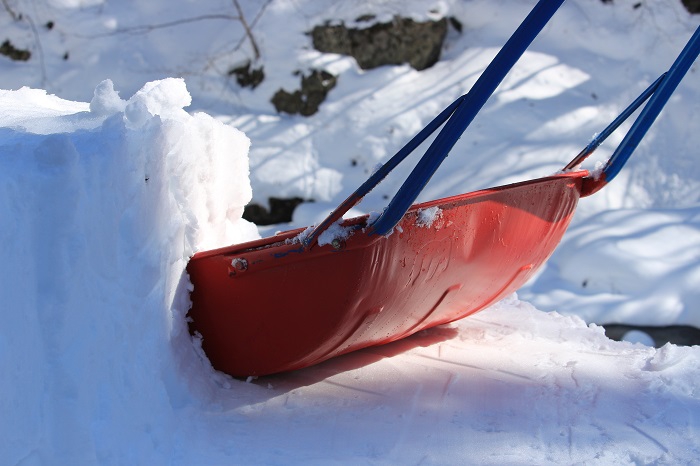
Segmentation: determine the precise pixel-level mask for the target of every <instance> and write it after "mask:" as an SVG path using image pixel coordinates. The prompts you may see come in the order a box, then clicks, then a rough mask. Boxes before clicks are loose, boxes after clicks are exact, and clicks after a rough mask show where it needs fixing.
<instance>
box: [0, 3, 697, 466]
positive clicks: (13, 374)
mask: <svg viewBox="0 0 700 466" xmlns="http://www.w3.org/2000/svg"><path fill="white" fill-rule="evenodd" d="M241 4H242V6H243V8H244V12H245V15H246V17H247V18H248V19H249V21H251V22H252V21H253V20H254V19H255V18H256V15H257V14H258V13H260V16H259V17H257V19H255V23H254V27H253V32H254V34H255V38H256V41H257V44H258V46H259V47H260V51H261V56H262V57H261V62H262V63H264V65H265V70H266V73H267V76H268V77H267V78H266V80H265V81H264V82H263V84H261V85H260V86H259V87H258V88H256V89H255V90H254V91H251V90H249V89H240V88H238V87H237V85H236V83H235V81H233V79H232V78H230V77H225V76H222V75H225V72H226V71H227V70H228V69H229V68H230V67H232V66H234V65H237V64H240V63H241V62H242V61H243V60H244V59H246V58H250V57H252V55H253V52H252V49H251V47H250V42H249V41H245V40H244V41H243V43H242V45H241V47H239V48H237V47H236V43H237V42H238V41H239V40H240V39H242V38H244V31H243V29H242V27H241V24H240V21H238V20H236V19H235V18H233V16H235V15H236V14H237V13H236V10H235V8H234V7H233V3H232V2H229V1H224V0H221V1H219V2H207V5H206V6H205V7H203V6H202V5H201V4H198V3H197V2H181V3H179V4H178V8H172V2H160V1H152V2H133V3H132V2H112V3H107V2H102V1H100V0H95V1H82V0H45V1H37V2H31V3H30V2H21V1H11V0H8V1H7V2H3V6H2V7H1V8H0V24H1V25H2V28H3V29H2V30H3V31H5V33H6V35H7V39H8V40H11V42H12V44H13V45H14V46H15V47H18V48H22V49H27V50H30V51H31V52H32V57H33V58H32V59H30V60H28V61H26V62H16V61H10V60H9V59H7V58H6V57H1V56H0V89H7V90H5V91H0V109H2V110H1V111H0V165H1V167H2V169H1V170H0V219H1V220H0V238H1V239H2V241H0V250H1V251H2V256H3V263H2V266H0V282H1V283H3V286H2V287H0V302H2V303H3V304H2V308H1V312H2V316H3V318H4V325H3V326H2V327H0V372H1V373H2V374H3V378H2V379H0V394H2V396H1V397H0V419H2V422H0V439H2V440H0V464H2V465H4V464H8V465H15V464H23V465H34V464H183V465H186V464H187V465H188V464H211V465H217V464H297V463H298V464H302V463H303V464H562V463H564V464H567V463H591V464H649V463H657V464H693V463H695V462H697V461H698V458H700V441H698V435H697V432H698V430H699V429H700V396H699V393H700V387H699V386H698V385H699V384H700V382H698V381H699V380H700V377H698V375H700V350H699V349H698V348H699V347H697V346H696V347H677V346H674V345H666V346H664V347H663V348H660V349H654V348H651V347H649V346H644V345H642V344H633V343H628V342H614V341H611V340H609V339H607V338H606V337H605V335H604V333H603V331H602V328H601V327H598V326H595V325H593V324H590V325H589V324H587V323H586V322H588V323H591V322H597V323H607V322H623V323H638V324H653V325H667V324H672V323H680V324H693V325H696V326H700V308H698V302H700V299H699V298H700V296H699V295H698V290H699V289H700V220H699V219H700V204H699V202H700V195H699V194H698V193H700V190H698V185H699V184H700V168H698V165H697V164H696V163H695V162H696V161H697V151H698V150H697V148H698V147H700V132H698V131H695V130H694V128H696V127H698V125H700V80H698V79H697V73H698V71H697V70H698V66H700V65H699V64H695V65H694V67H693V69H691V71H690V73H689V75H688V76H687V77H686V79H685V80H684V82H683V83H682V84H681V86H680V87H679V89H678V91H677V93H676V95H675V96H674V98H673V99H672V100H671V102H670V103H669V105H668V106H667V109H666V110H665V111H664V113H663V114H662V115H661V117H660V119H659V121H658V122H657V123H656V124H655V126H654V127H653V128H652V131H651V132H650V133H649V134H648V136H647V138H646V139H645V141H644V143H643V144H642V145H641V146H640V148H639V149H638V151H637V153H636V154H635V155H634V156H633V159H632V160H631V161H630V163H629V164H628V166H627V167H626V168H625V171H624V172H623V173H622V174H621V175H620V176H619V177H618V178H617V179H616V180H615V181H614V182H613V183H612V184H611V185H610V186H608V187H606V188H605V190H604V191H602V192H600V193H597V194H595V195H594V196H592V197H590V198H587V199H583V200H582V201H581V203H580V206H579V209H578V213H577V216H576V218H575V220H574V222H573V224H572V226H571V228H570V231H569V233H567V235H566V236H565V238H564V240H563V242H562V244H561V245H560V247H559V248H558V250H557V252H556V253H555V254H554V255H553V257H552V258H551V260H550V261H549V263H548V265H546V266H545V268H544V269H543V270H542V272H541V273H540V274H539V275H538V276H537V277H536V279H535V280H533V281H532V282H531V283H529V284H528V285H527V286H526V287H525V288H524V289H522V290H521V291H520V292H519V293H518V294H519V296H520V298H521V299H523V301H520V300H518V298H517V297H515V296H512V297H510V298H508V299H506V300H504V301H503V302H501V303H499V304H497V305H496V306H494V307H492V308H490V309H488V310H485V311H484V312H482V313H480V314H478V315H476V316H473V317H471V318H468V319H465V320H463V321H461V322H458V323H455V324H452V325H449V326H445V327H440V328H436V329H432V330H429V331H425V332H421V333H420V334H417V335H414V336H413V337H411V338H408V339H406V340H403V341H399V342H396V343H393V344H390V345H386V346H383V347H377V348H371V349H367V350H363V351H360V352H356V353H353V354H349V355H346V356H343V357H340V358H336V359H335V360H331V361H327V362H325V363H323V364H321V365H319V366H316V367H312V368H308V369H305V370H301V371H297V372H295V373H291V374H282V375H277V376H271V377H266V378H261V379H258V380H254V381H251V382H250V383H245V382H244V381H240V380H234V379H231V378H228V377H226V376H224V375H223V374H220V373H217V372H214V371H213V370H212V369H211V367H210V366H208V364H207V361H206V359H205V358H203V357H202V355H201V353H200V352H199V351H198V349H197V346H196V344H193V342H192V341H191V340H190V338H189V335H188V334H187V332H186V330H185V320H184V319H185V313H186V311H187V307H188V283H187V278H186V276H184V275H183V271H184V267H185V264H186V261H187V259H188V258H189V256H190V255H191V254H192V253H193V252H194V251H196V250H202V249H208V248H212V247H216V246H222V245H226V244H230V243H233V242H240V241H243V240H245V239H250V238H253V237H255V236H256V235H257V234H258V231H257V230H256V228H255V227H254V226H253V225H251V224H249V223H247V222H245V221H243V220H241V219H240V215H241V212H242V208H243V206H244V205H245V204H246V203H247V202H248V201H249V200H250V199H251V198H252V199H254V200H256V201H258V202H265V200H266V198H267V197H268V196H271V195H275V196H301V197H304V198H314V199H316V201H317V202H315V203H306V204H303V205H302V206H301V208H300V209H298V211H297V213H296V214H295V219H294V222H293V223H292V224H290V225H282V226H280V225H278V226H274V227H271V228H270V229H262V232H263V233H267V232H269V231H274V229H275V228H277V229H279V228H286V227H292V226H305V225H308V224H311V223H314V222H317V221H318V220H320V219H321V218H323V216H324V214H325V212H327V211H328V210H330V209H331V208H332V207H333V206H334V205H336V204H337V203H338V202H339V201H340V200H342V199H343V198H344V197H345V196H346V195H347V194H348V193H349V192H351V191H352V190H353V189H354V188H355V187H356V186H357V185H359V183H360V182H361V181H362V180H363V179H364V178H365V177H366V176H367V174H368V172H369V171H370V170H371V169H372V168H373V167H374V166H375V165H376V163H377V162H381V161H384V160H386V158H387V157H389V156H390V155H391V154H392V153H393V152H394V151H396V150H397V149H398V148H400V147H401V145H402V144H403V143H405V142H406V140H407V139H408V138H409V137H410V136H412V135H413V134H415V132H416V131H418V130H419V129H420V128H421V127H422V125H424V124H425V123H427V122H428V121H429V120H430V119H431V118H432V117H433V116H434V115H435V114H436V113H437V112H439V111H440V110H441V109H442V108H443V107H444V106H445V105H447V104H448V103H449V102H451V101H452V100H453V99H454V98H456V97H457V96H459V95H460V94H462V93H464V92H466V91H467V90H468V89H469V86H470V85H471V84H472V83H473V82H474V80H475V79H476V76H477V75H478V73H479V72H480V71H481V70H482V69H483V68H484V67H485V66H486V64H487V63H488V61H489V60H490V58H491V57H492V56H493V54H494V53H495V52H496V50H497V48H498V47H499V46H500V45H502V44H503V43H504V42H505V40H506V39H507V37H508V36H509V34H510V33H511V32H512V31H513V30H514V29H515V27H516V26H517V24H518V23H519V21H520V20H521V19H522V18H523V17H524V16H525V14H526V13H527V11H528V9H529V8H530V7H531V5H532V4H533V2H521V1H516V0H498V1H493V0H472V1H459V0H443V1H436V2H430V1H427V2H426V1H418V0H412V1H409V2H398V1H389V0H386V1H376V2H369V1H367V2H340V1H335V0H323V1H311V0H308V1H307V0H273V1H272V2H269V3H267V2H265V3H263V2H253V1H246V2H241ZM20 13H21V17H20V15H19V14H20ZM365 13H374V14H376V15H377V17H378V18H380V19H381V18H387V17H391V16H392V15H393V14H396V13H402V14H406V15H411V16H413V17H415V18H416V19H424V18H426V17H429V16H434V15H436V14H437V15H441V14H442V15H448V16H449V15H451V16H455V17H457V18H458V19H459V20H460V22H462V23H463V24H464V25H465V28H464V31H463V32H462V33H461V34H459V33H457V32H456V31H454V30H452V31H451V32H450V33H449V35H448V39H447V43H446V46H445V50H444V53H443V56H442V59H441V60H440V62H438V63H437V64H436V65H435V66H434V67H432V68H430V69H428V70H425V71H421V72H418V71H415V70H413V69H411V68H410V67H408V66H389V67H382V68H379V69H376V70H371V71H363V70H360V69H359V68H358V67H357V66H356V64H355V63H354V60H352V59H350V58H347V57H341V56H338V55H330V54H320V53H318V52H315V51H313V50H312V49H311V48H310V47H309V39H308V37H307V36H306V35H304V32H305V31H308V30H309V29H310V28H311V27H313V26H314V25H316V24H320V23H322V22H323V21H324V20H326V19H343V20H346V21H348V22H350V21H352V20H354V19H355V18H357V17H358V16H360V15H361V14H365ZM185 18H187V19H188V21H185V22H183V21H181V20H182V19H185ZM49 22H51V27H49ZM698 24H700V16H699V15H695V16H693V15H690V14H688V13H687V11H686V10H685V9H684V8H683V6H682V5H681V3H680V1H676V0H663V1H658V2H641V3H638V2H633V1H626V0H615V1H614V2H608V3H603V2H597V1H584V0H569V2H567V3H566V4H565V5H564V6H563V7H562V8H561V10H560V11H559V12H558V13H557V15H555V17H554V19H553V21H552V23H551V24H550V25H549V26H548V27H547V28H546V29H545V31H544V32H543V33H542V35H541V36H540V38H539V39H538V40H537V41H536V42H535V43H534V44H533V46H532V48H531V49H530V51H529V52H528V53H526V55H525V56H524V57H523V60H522V61H521V62H520V63H519V64H518V66H517V67H516V68H515V69H514V70H513V73H512V74H511V75H510V76H509V77H508V78H507V79H506V80H505V81H504V83H503V85H502V86H501V88H500V89H499V90H498V91H497V93H496V94H495V95H494V98H493V99H492V100H491V101H490V103H489V104H487V106H486V107H485V108H484V110H483V112H482V113H481V114H480V116H479V117H478V118H477V119H476V120H475V122H474V124H473V127H472V128H471V129H470V130H469V131H468V132H467V133H466V134H465V135H464V137H463V138H462V140H461V141H460V143H459V145H458V146H457V148H456V149H455V151H454V152H453V154H452V155H451V156H450V157H449V158H448V159H447V161H446V162H445V166H444V167H442V169H441V171H439V172H438V174H437V175H436V176H435V177H434V179H433V180H432V182H431V184H430V185H429V186H428V188H427V189H426V191H425V192H424V193H423V195H422V199H424V200H426V199H433V198H438V197H442V196H445V195H449V194H455V193H458V192H464V191H468V190H472V189H477V188H482V187H487V186H492V185H497V184H501V183H505V182H511V181H516V180H522V179H530V178H533V177H537V176H542V175H547V174H550V173H552V172H554V171H556V170H557V169H559V168H561V167H562V166H563V165H564V164H565V163H566V162H568V160H569V159H570V158H572V157H573V156H574V155H575V154H576V152H578V150H579V149H580V148H581V147H583V146H584V145H585V144H586V143H587V142H588V139H589V138H590V137H591V136H592V135H593V134H594V133H595V132H597V131H600V130H601V129H602V128H603V127H604V126H605V125H606V124H607V123H608V122H609V121H610V120H611V119H612V118H613V117H614V116H615V115H616V114H617V113H618V112H619V111H620V110H621V109H622V108H624V106H626V105H627V103H628V102H629V101H631V100H632V99H633V98H634V97H635V96H636V95H637V94H638V93H639V92H640V91H641V90H642V89H644V87H646V85H648V84H649V83H650V82H651V81H652V80H653V79H655V77H656V76H658V75H659V74H660V73H661V72H663V71H664V70H665V69H666V68H667V67H668V66H669V65H670V63H671V61H672V59H673V57H674V56H675V55H676V54H677V53H678V51H679V50H680V49H681V48H682V46H683V44H684V42H685V40H687V38H688V37H690V35H691V34H692V32H693V30H694V29H695V28H696V27H697V26H698ZM147 25H148V26H150V27H148V28H144V26H147ZM4 39H5V38H3V37H0V40H4ZM311 68H322V69H326V70H328V71H331V72H333V73H335V74H338V75H339V81H338V85H337V87H336V88H335V89H333V90H332V91H331V93H330V94H329V97H328V100H327V101H326V103H324V104H323V105H322V107H321V111H320V112H319V113H318V114H316V115H314V116H313V117H310V118H304V117H300V116H287V115H278V114H277V113H276V112H275V111H274V108H273V107H272V106H271V104H270V103H269V98H270V96H271V95H272V94H273V93H274V92H275V91H276V90H277V89H278V88H279V87H286V88H288V89H290V90H291V89H293V88H294V86H297V85H298V79H299V78H298V76H295V75H294V74H293V72H294V71H295V70H308V69H311ZM170 76H174V77H184V80H180V79H166V78H168V77H170ZM105 79H111V80H112V81H113V84H112V82H110V81H104V80H105ZM147 82H148V83H149V84H146V83H147ZM21 86H29V87H32V88H35V89H33V90H32V89H26V88H25V89H21V90H17V89H19V88H20V87H21ZM112 86H114V88H116V91H115V90H114V89H113V87H112ZM12 89H15V90H12ZM39 89H45V90H47V91H48V93H47V92H44V91H42V90H39ZM117 93H118V94H117ZM51 94H55V96H53V95H51ZM183 108H185V109H186V110H187V111H185V110H183ZM188 112H189V113H188ZM203 112H206V113H203ZM210 115H211V116H210ZM628 126H629V125H628ZM235 128H238V129H235ZM239 130H240V131H239ZM241 131H242V132H241ZM244 133H245V134H244ZM246 136H247V137H246ZM621 137H622V136H621V135H615V136H614V137H613V138H611V139H612V141H611V142H610V144H606V145H604V146H603V147H601V148H600V149H599V151H598V154H597V156H596V159H605V157H606V156H609V155H610V153H611V152H612V150H613V149H614V145H615V143H617V142H619V141H620V139H621ZM591 165H592V163H591ZM409 169H410V167H405V168H402V169H401V170H399V173H397V176H396V177H393V178H391V179H388V180H386V182H385V183H383V184H382V185H381V186H380V188H379V189H378V190H377V192H376V193H374V195H373V196H370V197H369V198H368V199H367V200H366V202H365V203H364V204H362V205H361V206H360V208H359V209H358V211H357V212H358V213H359V212H363V211H364V212H368V211H372V210H375V211H376V210H380V209H381V208H382V207H383V205H384V204H385V203H386V199H385V198H384V196H385V195H390V194H391V193H393V192H394V191H395V190H396V188H397V186H398V185H399V184H400V182H401V179H402V176H405V174H406V173H407V171H408V170H409ZM525 301H528V302H530V303H533V304H534V307H533V305H532V304H528V303H527V302H525ZM549 311H557V312H549ZM584 320H585V322H584Z"/></svg>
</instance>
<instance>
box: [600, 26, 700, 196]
mask: <svg viewBox="0 0 700 466" xmlns="http://www.w3.org/2000/svg"><path fill="white" fill-rule="evenodd" d="M698 54H700V26H699V27H698V28H697V29H696V30H695V33H694V34H693V36H692V37H691V38H690V39H689V40H688V43H687V44H686V45H685V47H684V48H683V51H681V53H680V55H678V58H676V60H675V61H674V62H673V65H671V68H670V69H669V70H668V72H667V73H666V76H665V77H664V78H663V81H662V82H661V84H660V85H659V87H658V88H657V89H656V92H654V95H653V96H652V97H651V98H650V99H649V102H648V103H647V104H646V105H645V106H644V109H643V110H642V112H641V113H640V114H639V116H638V117H637V120H635V122H634V124H633V125H632V128H630V130H629V132H628V133H627V135H625V137H624V139H623V140H622V142H621V143H620V145H619V146H618V147H617V149H616V150H615V152H614V153H613V155H612V156H611V157H610V159H609V160H608V162H607V163H606V165H605V167H604V168H603V175H604V180H605V182H606V183H608V182H610V181H612V179H613V178H615V176H617V174H618V173H619V172H620V170H621V169H622V167H623V166H624V165H625V162H627V160H628V159H629V158H630V155H632V152H634V150H635V149H636V148H637V146H638V145H639V143H640V141H641V140H642V138H643V137H644V135H645V134H646V133H647V131H648V130H649V127H651V125H652V124H653V123H654V121H655V120H656V117H657V116H658V115H659V113H661V110H662V109H663V107H664V105H666V102H668V99H669V98H670V97H671V94H673V91H675V90H676V87H678V84H679V83H680V82H681V79H683V76H685V74H686V73H687V72H688V70H689V69H690V67H691V65H692V64H693V63H694V62H695V59H696V58H697V57H698Z"/></svg>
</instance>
